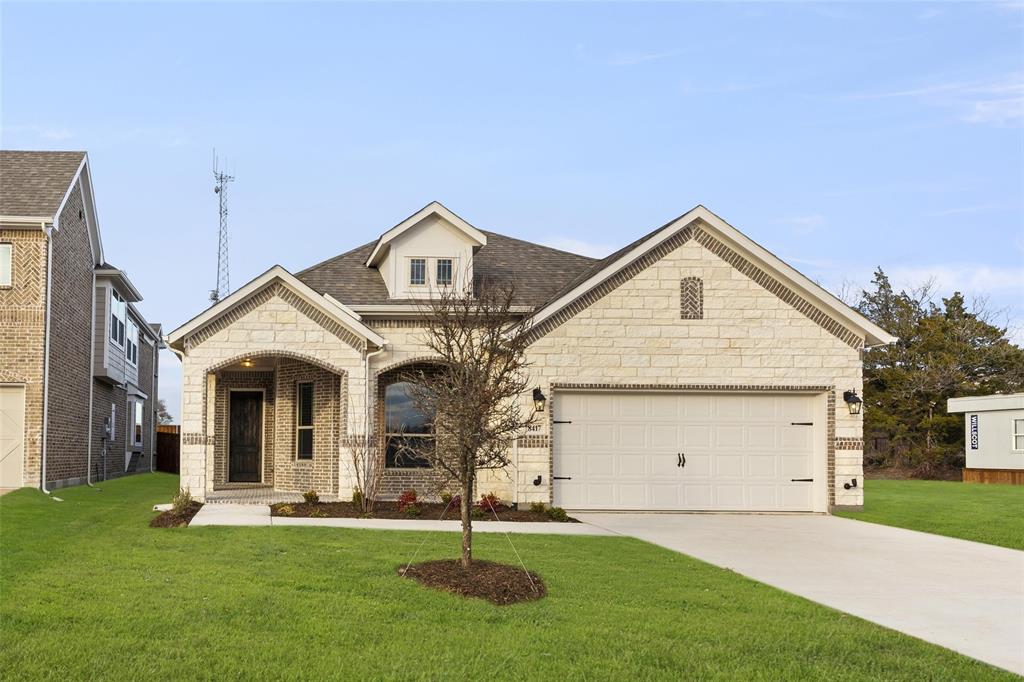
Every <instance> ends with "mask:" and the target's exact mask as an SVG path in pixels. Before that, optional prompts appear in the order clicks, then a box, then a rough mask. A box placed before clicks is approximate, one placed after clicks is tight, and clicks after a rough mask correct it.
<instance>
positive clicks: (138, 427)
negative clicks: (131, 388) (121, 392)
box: [125, 398, 146, 449]
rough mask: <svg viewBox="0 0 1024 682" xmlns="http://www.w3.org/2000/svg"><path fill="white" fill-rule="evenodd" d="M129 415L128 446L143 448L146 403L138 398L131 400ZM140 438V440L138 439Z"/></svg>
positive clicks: (129, 401) (129, 400)
mask: <svg viewBox="0 0 1024 682" xmlns="http://www.w3.org/2000/svg"><path fill="white" fill-rule="evenodd" d="M128 403H129V406H130V407H129V410H128V412H129V414H128V419H126V420H125V421H126V422H127V426H128V433H129V437H128V445H129V446H130V448H132V449H134V448H141V447H142V445H143V440H144V439H145V432H146V430H145V423H144V422H145V412H144V411H143V407H144V405H143V403H144V401H142V400H139V399H138V398H129V399H128ZM136 436H138V438H136Z"/></svg>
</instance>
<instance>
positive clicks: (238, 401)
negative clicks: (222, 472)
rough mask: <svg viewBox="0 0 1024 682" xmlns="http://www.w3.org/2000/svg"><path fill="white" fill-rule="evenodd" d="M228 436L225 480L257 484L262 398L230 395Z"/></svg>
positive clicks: (259, 395) (256, 393)
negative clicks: (226, 474) (226, 476)
mask: <svg viewBox="0 0 1024 682" xmlns="http://www.w3.org/2000/svg"><path fill="white" fill-rule="evenodd" d="M228 395H229V396H231V397H230V403H231V409H230V416H229V425H230V426H229V436H228V480H229V481H232V482H236V481H237V482H240V483H241V482H249V483H259V482H260V478H261V476H260V460H261V459H263V457H262V454H263V453H262V449H263V445H262V444H263V394H262V393H260V392H259V391H231V392H230V393H229V394H228Z"/></svg>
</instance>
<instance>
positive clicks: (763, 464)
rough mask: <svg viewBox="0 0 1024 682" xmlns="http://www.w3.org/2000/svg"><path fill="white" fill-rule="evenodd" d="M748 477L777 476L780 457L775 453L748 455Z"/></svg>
mask: <svg viewBox="0 0 1024 682" xmlns="http://www.w3.org/2000/svg"><path fill="white" fill-rule="evenodd" d="M746 459H747V472H746V473H747V478H777V477H778V475H779V466H778V458H777V457H776V456H775V455H748V456H747V458H746Z"/></svg>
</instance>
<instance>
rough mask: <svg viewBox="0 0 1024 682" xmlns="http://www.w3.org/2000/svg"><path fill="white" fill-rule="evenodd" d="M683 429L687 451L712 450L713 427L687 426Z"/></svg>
mask: <svg viewBox="0 0 1024 682" xmlns="http://www.w3.org/2000/svg"><path fill="white" fill-rule="evenodd" d="M682 429H683V447H684V448H685V449H690V448H710V447H711V427H710V426H708V425H706V424H698V425H692V426H691V425H689V424H687V425H685V426H683V427H682Z"/></svg>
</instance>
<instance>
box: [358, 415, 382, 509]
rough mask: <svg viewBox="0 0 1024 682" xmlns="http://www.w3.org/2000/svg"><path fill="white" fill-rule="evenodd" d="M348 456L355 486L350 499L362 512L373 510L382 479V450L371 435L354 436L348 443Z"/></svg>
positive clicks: (377, 441) (377, 440)
mask: <svg viewBox="0 0 1024 682" xmlns="http://www.w3.org/2000/svg"><path fill="white" fill-rule="evenodd" d="M349 458H350V465H351V467H352V478H353V480H354V481H355V488H354V489H353V490H352V493H353V494H352V501H353V502H354V503H355V504H356V506H358V507H359V509H360V510H361V511H362V512H363V514H369V513H370V512H372V511H373V505H374V503H375V502H376V501H377V496H378V495H379V494H380V486H381V483H382V482H383V481H384V451H383V449H382V448H381V447H380V443H379V439H377V438H376V437H374V436H373V435H370V434H367V435H365V436H356V437H355V438H354V439H353V440H352V442H351V443H350V444H349Z"/></svg>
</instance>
